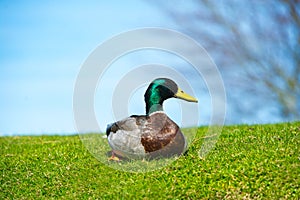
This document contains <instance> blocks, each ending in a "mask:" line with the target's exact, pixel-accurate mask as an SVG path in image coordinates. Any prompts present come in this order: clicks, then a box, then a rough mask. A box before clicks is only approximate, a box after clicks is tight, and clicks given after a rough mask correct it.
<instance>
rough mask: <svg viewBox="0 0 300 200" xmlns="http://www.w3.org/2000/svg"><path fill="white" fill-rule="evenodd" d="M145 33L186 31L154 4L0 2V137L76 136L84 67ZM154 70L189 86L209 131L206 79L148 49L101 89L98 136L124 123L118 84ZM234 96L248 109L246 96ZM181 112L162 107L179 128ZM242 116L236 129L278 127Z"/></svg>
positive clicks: (137, 105)
mask: <svg viewBox="0 0 300 200" xmlns="http://www.w3.org/2000/svg"><path fill="white" fill-rule="evenodd" d="M177 3H181V4H182V6H183V7H184V8H182V7H180V8H182V9H188V10H191V11H192V10H193V9H194V8H193V5H192V4H185V3H184V2H183V1H177ZM143 27H160V28H167V29H175V30H180V27H178V26H177V25H176V24H175V23H174V21H173V20H172V19H171V18H170V17H168V15H167V14H166V13H164V12H163V9H161V8H159V7H158V5H154V2H150V1H142V0H131V1H126V2H125V1H109V2H108V1H96V0H95V1H31V0H28V1H5V0H3V1H0V44H1V45H0V96H1V98H0V110H1V112H0V136H1V135H26V134H30V135H37V134H69V133H70V134H72V133H76V132H77V130H76V128H75V124H74V116H73V91H74V84H75V82H76V78H77V75H78V74H79V71H80V68H81V66H82V64H83V63H84V61H85V60H86V59H87V57H88V56H89V55H90V53H91V52H92V51H93V50H94V49H95V48H97V46H98V45H100V44H101V43H103V42H105V41H106V40H108V39H110V38H111V37H113V36H115V35H117V34H120V33H122V32H125V31H129V30H132V29H137V28H143ZM128 42H130V41H128ZM149 63H157V64H161V65H166V66H172V67H174V69H176V70H178V71H179V72H181V73H182V75H184V76H185V78H187V79H188V80H191V82H190V83H191V84H192V87H193V89H195V90H196V97H197V98H198V99H199V104H198V109H199V110H200V118H199V120H200V123H199V124H198V125H202V124H209V122H210V121H209V120H210V117H211V112H212V106H211V99H210V94H209V92H208V91H207V88H206V87H205V81H204V80H203V79H202V80H201V78H200V79H197V82H196V83H195V81H194V82H193V80H195V77H194V74H193V72H192V71H189V70H187V69H189V67H191V66H190V65H189V64H188V63H187V62H185V61H183V60H182V59H180V58H178V57H176V56H174V55H170V54H167V53H166V52H153V51H151V50H145V51H143V52H134V53H132V54H129V55H126V56H123V57H121V58H120V59H118V60H117V61H116V62H114V63H113V64H112V65H111V68H110V69H109V70H107V71H106V73H105V77H103V79H102V80H101V81H100V82H99V85H98V86H97V91H96V93H95V105H94V107H95V114H96V116H97V120H98V123H99V126H100V128H101V130H94V131H104V130H105V127H106V124H107V123H111V122H112V121H114V120H118V119H115V118H114V116H112V112H113V110H112V95H113V92H114V91H113V88H114V87H115V86H116V85H117V83H118V81H119V80H121V79H122V77H123V76H124V74H126V73H129V72H131V71H132V70H134V69H135V68H136V67H138V66H141V65H143V64H149ZM180 70H183V71H180ZM162 73H165V72H163V71H162ZM230 73H233V72H230ZM235 73H238V72H235ZM145 89H146V85H143V86H141V87H140V88H138V89H137V90H135V91H132V94H131V99H130V100H129V101H128V115H130V114H143V113H144V107H145V105H144V101H143V93H144V91H145ZM183 89H184V88H183ZM230 91H231V90H227V93H228V92H230ZM231 95H237V96H240V97H241V101H242V102H246V103H249V101H247V99H243V95H241V94H240V93H239V94H231ZM181 105H182V102H178V100H173V99H172V100H168V103H166V104H164V106H165V110H166V112H167V113H168V114H169V115H170V116H171V118H172V119H173V120H174V121H176V122H177V123H178V124H180V121H181V120H182V119H181V115H180V114H178V113H180V112H181ZM227 105H228V104H227ZM231 106H232V105H231ZM250 106H252V105H250ZM126 109H127V108H126ZM272 109H273V108H272ZM267 110H268V109H267ZM274 110H275V111H276V110H277V108H275V107H274ZM271 111H272V110H271ZM275 111H274V112H275ZM234 114H235V113H234V112H232V110H231V109H230V108H229V109H227V116H226V118H227V121H229V122H232V121H233V120H234V119H236V116H234ZM241 115H243V114H240V116H238V119H237V120H238V121H234V123H236V122H237V123H269V122H278V121H280V118H278V117H276V116H275V115H272V112H270V110H269V111H266V110H259V111H257V118H254V119H253V118H252V119H250V118H247V116H243V117H241ZM122 117H125V115H124V116H122ZM232 119H233V120H232ZM243 120H244V121H243Z"/></svg>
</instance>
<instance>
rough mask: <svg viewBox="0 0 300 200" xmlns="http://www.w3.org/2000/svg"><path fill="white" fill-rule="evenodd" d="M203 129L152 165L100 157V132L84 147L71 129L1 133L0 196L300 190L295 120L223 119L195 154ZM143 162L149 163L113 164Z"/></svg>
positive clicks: (288, 194) (299, 136)
mask: <svg viewBox="0 0 300 200" xmlns="http://www.w3.org/2000/svg"><path fill="white" fill-rule="evenodd" d="M206 131H207V127H200V128H199V129H198V131H197V135H196V136H195V139H194V141H193V143H192V145H191V146H190V149H189V152H188V154H187V155H185V156H181V157H180V158H179V159H177V160H175V161H173V160H171V161H170V162H169V163H168V165H167V166H166V167H162V168H160V169H158V170H154V169H156V167H161V166H163V165H164V164H165V161H151V162H148V161H126V162H124V161H123V162H121V163H107V164H108V165H109V166H108V165H107V164H104V163H106V162H107V161H106V157H105V154H104V153H103V152H104V151H105V150H106V148H107V146H105V145H106V141H105V140H106V139H102V138H100V137H97V135H95V134H94V135H92V136H91V137H88V138H87V139H91V138H93V137H94V138H95V141H90V142H89V143H88V144H91V145H90V146H89V147H93V148H90V151H92V154H91V153H90V151H88V150H87V148H86V144H87V143H86V142H82V141H81V139H80V138H79V137H78V136H39V137H30V136H23V137H2V138H0V144H1V150H0V151H1V160H0V169H1V172H2V173H1V176H0V199H51V198H52V199H95V198H98V199H154V198H156V199H299V198H300V196H299V194H300V188H299V187H300V186H299V184H300V122H296V123H285V124H276V125H255V126H247V125H243V126H228V127H224V128H223V131H222V134H221V136H220V137H219V139H218V141H217V143H216V146H215V147H214V149H212V150H211V151H210V152H209V153H208V154H207V156H206V157H204V158H200V157H199V155H198V154H199V149H200V148H201V146H202V143H203V140H204V139H205V134H206ZM206 139H207V138H206ZM97 143H98V144H99V146H100V147H99V148H97V145H96V144H97ZM84 144H85V145H84ZM94 155H96V157H97V159H96V158H95V157H94ZM99 160H100V161H101V162H100V161H99ZM147 167H150V168H151V169H153V170H154V171H149V172H147V173H131V172H125V171H121V170H116V169H122V170H127V171H128V170H129V171H130V170H131V171H139V170H140V169H142V170H141V171H143V170H147ZM135 168H136V169H135Z"/></svg>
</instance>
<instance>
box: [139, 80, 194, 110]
mask: <svg viewBox="0 0 300 200" xmlns="http://www.w3.org/2000/svg"><path fill="white" fill-rule="evenodd" d="M172 97H174V98H179V99H183V100H186V101H190V102H198V100H197V99H196V98H194V97H192V96H190V95H189V94H186V93H185V92H183V90H181V89H180V88H179V87H178V86H177V84H176V83H175V82H174V81H172V80H171V79H168V78H158V79H155V80H154V81H152V82H151V83H150V85H149V87H148V89H147V90H146V93H145V102H146V114H151V113H153V112H155V111H162V110H163V106H162V105H163V102H164V100H166V99H169V98H172Z"/></svg>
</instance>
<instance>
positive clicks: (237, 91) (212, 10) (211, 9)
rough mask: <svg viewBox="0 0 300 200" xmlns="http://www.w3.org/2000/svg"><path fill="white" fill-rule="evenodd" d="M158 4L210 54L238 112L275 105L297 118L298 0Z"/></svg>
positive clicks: (280, 111)
mask: <svg viewBox="0 0 300 200" xmlns="http://www.w3.org/2000/svg"><path fill="white" fill-rule="evenodd" d="M179 4H181V5H179ZM161 8H162V9H163V10H164V11H165V12H166V13H168V14H169V15H170V16H171V18H172V19H173V20H174V21H175V22H176V24H177V25H178V26H179V29H180V31H182V32H184V33H186V34H188V35H190V36H191V37H193V38H194V39H196V40H197V41H198V42H199V43H200V44H202V45H203V46H204V48H206V50H207V51H208V52H209V54H210V55H211V56H212V58H213V59H214V61H215V63H216V64H217V66H218V67H219V69H220V71H221V73H222V76H223V78H224V82H225V84H226V85H225V86H226V90H227V94H228V99H229V104H230V105H229V108H230V109H232V110H234V111H233V112H234V113H235V114H236V116H237V117H241V115H242V114H244V115H245V114H246V115H249V116H254V117H255V115H257V113H258V111H259V110H263V109H265V108H267V110H269V112H271V110H273V111H274V108H275V113H277V115H278V116H279V117H280V118H282V119H285V120H296V119H299V118H300V1H297V0H290V1H288V0H279V1H234V0H230V1H217V0H213V1H209V0H202V1H182V2H177V3H176V4H174V3H173V2H172V3H171V1H167V2H165V3H162V6H161ZM241 96H243V97H241ZM245 99H246V100H245Z"/></svg>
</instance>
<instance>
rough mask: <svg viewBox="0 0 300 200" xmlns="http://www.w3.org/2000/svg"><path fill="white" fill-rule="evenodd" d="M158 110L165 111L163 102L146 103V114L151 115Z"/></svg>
mask: <svg viewBox="0 0 300 200" xmlns="http://www.w3.org/2000/svg"><path fill="white" fill-rule="evenodd" d="M156 111H163V106H162V104H159V103H156V104H152V103H146V115H150V114H151V113H154V112H156Z"/></svg>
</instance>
